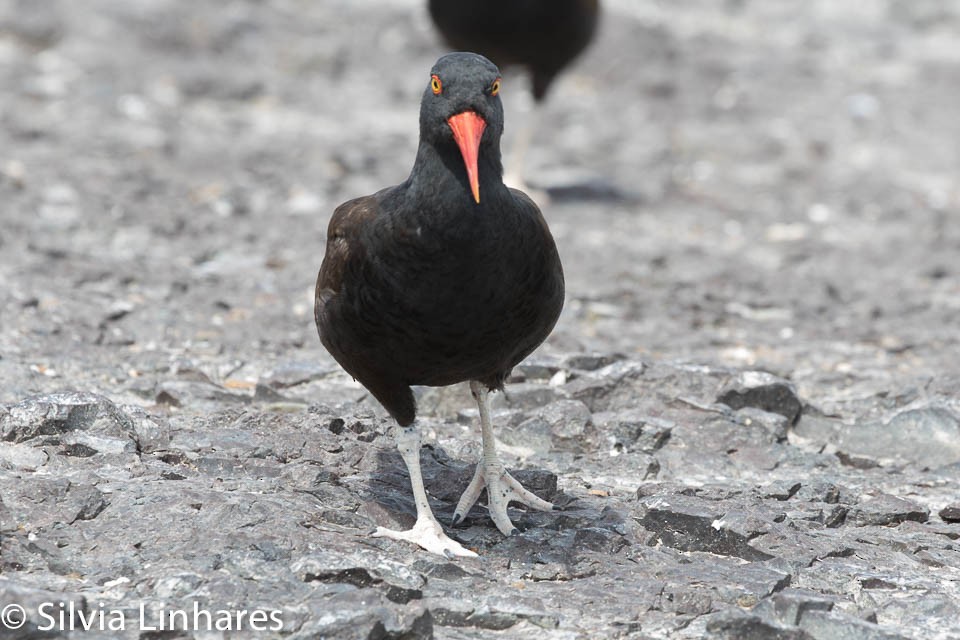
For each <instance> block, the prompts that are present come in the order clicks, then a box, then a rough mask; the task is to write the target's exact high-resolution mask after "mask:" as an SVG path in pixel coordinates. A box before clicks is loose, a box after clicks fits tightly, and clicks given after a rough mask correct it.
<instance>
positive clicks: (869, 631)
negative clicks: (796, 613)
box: [799, 610, 910, 640]
mask: <svg viewBox="0 0 960 640" xmlns="http://www.w3.org/2000/svg"><path fill="white" fill-rule="evenodd" d="M799 626H800V628H801V629H803V630H804V631H805V632H806V633H808V634H809V637H812V638H814V640H909V639H910V636H906V635H902V634H900V633H897V632H896V631H894V630H893V629H885V628H883V627H881V626H879V625H877V624H876V623H873V622H867V621H865V620H861V619H860V618H855V617H853V616H850V615H846V614H843V613H840V612H837V611H821V610H810V611H806V612H804V614H803V616H802V617H801V618H800V625H799Z"/></svg>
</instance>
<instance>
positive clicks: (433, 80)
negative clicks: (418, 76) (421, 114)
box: [430, 75, 443, 96]
mask: <svg viewBox="0 0 960 640" xmlns="http://www.w3.org/2000/svg"><path fill="white" fill-rule="evenodd" d="M430 88H431V89H432V90H433V95H435V96H438V95H440V92H441V91H443V83H441V82H440V78H439V76H437V75H432V76H430Z"/></svg>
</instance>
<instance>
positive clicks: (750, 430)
mask: <svg viewBox="0 0 960 640" xmlns="http://www.w3.org/2000/svg"><path fill="white" fill-rule="evenodd" d="M423 4H425V3H420V2H415V1H414V0H368V1H365V2H351V1H348V0H325V1H324V2H322V3H320V2H314V3H309V2H296V1H294V0H262V1H258V2H254V1H252V0H249V1H246V0H236V1H232V2H214V1H213V0H204V1H200V2H191V3H187V2H175V1H173V0H139V1H138V2H125V1H122V0H90V1H88V2H84V3H76V2H69V1H67V0H48V1H45V2H35V1H34V0H19V1H17V0H0V95H2V99H0V220H2V224H0V543H2V546H0V550H2V563H0V568H2V569H0V570H2V575H0V611H10V610H11V609H8V608H7V607H8V605H20V606H22V607H23V608H24V613H25V614H26V618H27V620H26V624H25V625H24V626H23V627H21V628H20V629H18V630H17V631H13V632H11V631H10V630H9V629H7V630H5V631H3V632H0V635H2V637H4V638H41V637H55V636H57V635H64V634H63V633H61V632H60V631H58V630H57V629H59V628H60V626H66V627H69V626H70V625H71V623H72V624H73V628H74V629H80V627H81V624H82V623H83V621H84V620H88V621H89V620H92V621H93V622H94V625H95V626H94V628H95V629H97V631H95V632H92V633H82V632H80V631H74V632H73V633H72V634H67V635H72V636H73V637H80V636H81V635H82V637H84V638H88V637H89V638H98V637H111V638H113V637H129V638H144V639H145V640H146V639H147V638H161V637H162V638H198V639H200V638H203V639H207V638H219V637H252V636H254V635H255V636H257V637H283V638H319V637H323V638H338V639H339V638H431V637H436V638H445V639H457V640H459V639H466V638H517V637H523V638H532V639H537V638H543V639H550V640H554V639H556V640H561V639H562V640H566V639H571V640H573V639H591V640H592V639H595V638H628V637H629V638H703V637H709V638H738V639H744V638H761V639H766V638H784V639H786V638H789V639H808V638H813V639H817V640H827V639H831V640H833V639H845V638H851V639H853V638H856V639H862V638H884V639H886V638H917V639H919V638H960V631H958V630H957V620H958V619H960V551H958V544H960V543H958V542H957V541H958V539H960V502H958V499H960V489H958V482H957V477H958V472H960V395H958V391H957V390H958V388H960V359H958V357H957V356H958V354H960V345H958V336H960V330H958V320H960V271H958V269H960V267H958V264H960V263H958V258H957V256H958V255H960V225H958V224H957V222H956V221H957V215H958V213H960V189H958V185H957V178H956V167H957V166H960V146H958V145H957V144H956V141H957V140H958V139H960V120H958V118H957V116H956V104H957V100H958V93H957V86H958V85H957V82H958V79H960V62H958V60H960V44H958V43H960V2H956V1H951V2H932V1H931V2H927V1H922V2H920V1H906V0H862V1H861V2H857V3H833V2H819V3H811V2H777V3H761V2H748V1H746V0H741V1H738V2H725V3H717V2H709V1H708V0H691V1H688V2H683V3H654V2H647V1H646V0H607V2H606V3H605V5H604V6H605V19H604V21H603V24H602V28H601V32H600V34H599V38H598V40H597V42H596V43H595V44H594V46H593V47H592V48H591V49H590V51H589V53H588V54H587V55H585V56H584V57H583V58H582V59H581V60H580V61H579V63H578V64H577V66H576V67H575V68H574V69H572V70H571V71H570V72H569V73H567V74H566V75H564V76H563V77H562V78H561V79H560V80H559V81H558V83H557V85H556V87H555V89H554V91H553V94H552V95H551V97H550V100H549V101H548V104H547V106H546V109H545V113H544V114H543V116H542V118H541V126H540V128H539V130H538V133H537V135H536V138H535V140H534V144H533V146H532V148H531V150H530V152H529V155H528V158H527V161H528V178H529V180H530V182H532V183H533V184H534V185H535V186H537V187H539V188H540V189H542V190H545V191H546V192H547V193H548V194H550V196H551V199H550V201H549V203H548V204H545V205H544V206H543V209H544V212H545V215H546V216H547V218H548V220H549V222H550V225H551V227H552V229H553V231H554V234H555V236H556V238H557V242H558V245H559V247H560V250H561V253H562V256H563V259H564V265H565V270H566V273H567V278H568V300H567V305H566V308H565V310H564V314H563V316H562V318H561V320H560V323H559V325H558V328H557V330H556V332H555V333H554V335H553V336H552V337H551V338H550V339H549V340H548V341H547V343H546V344H545V345H544V346H543V347H542V348H541V349H540V350H539V351H538V352H537V353H536V354H534V355H533V356H532V357H531V358H530V359H529V361H528V362H526V363H524V364H523V365H521V366H519V367H518V368H517V369H516V371H515V372H514V378H513V380H512V381H511V382H510V384H509V385H508V389H507V392H506V393H505V394H498V395H497V396H496V397H495V408H496V411H495V414H496V415H495V418H496V422H497V425H498V435H499V437H500V440H501V441H502V445H503V446H502V453H503V457H504V461H505V462H506V464H507V465H508V466H509V467H510V468H511V469H514V470H515V473H516V476H517V478H518V479H520V480H521V481H522V482H523V483H524V484H525V485H526V486H528V487H529V488H531V489H532V490H534V491H535V492H537V493H538V494H539V495H541V496H543V497H545V498H547V499H550V500H553V501H555V502H556V503H558V504H560V505H563V506H564V510H563V511H561V512H556V513H547V514H543V513H526V512H522V511H521V510H519V509H518V510H516V511H514V512H513V514H512V517H513V520H514V522H515V523H516V524H517V525H518V526H520V527H521V528H522V529H523V532H522V533H521V534H520V535H519V536H516V537H514V538H511V539H504V538H503V537H502V536H501V535H500V534H499V533H498V532H497V530H496V529H495V528H494V527H493V526H492V524H491V522H490V521H489V519H488V518H487V517H486V514H485V511H484V508H483V507H482V506H478V507H475V508H474V510H473V511H472V513H471V514H470V515H469V516H468V518H467V522H466V527H465V528H462V529H457V530H455V531H453V534H454V535H455V536H456V537H457V538H458V539H460V540H461V541H462V542H463V543H464V544H465V545H467V546H470V547H473V548H475V549H476V550H477V551H478V552H479V553H480V558H479V559H476V560H472V559H471V560H460V561H457V562H449V561H447V560H445V559H443V558H439V557H436V556H432V555H430V554H427V553H426V552H423V551H420V550H417V549H415V548H412V547H411V546H410V545H407V544H403V543H399V542H395V541H390V540H385V539H372V538H369V537H368V536H367V533H368V532H369V531H370V530H371V529H372V528H373V527H375V526H377V525H380V526H389V527H403V526H407V525H408V524H409V523H411V522H412V520H413V515H414V507H413V503H412V499H411V496H410V492H409V482H408V479H407V475H406V472H405V470H404V467H403V464H402V461H401V460H400V457H399V455H398V454H397V453H396V451H395V449H394V447H393V444H392V439H391V438H390V430H391V422H390V420H389V419H388V418H387V417H386V416H385V415H384V413H383V411H382V410H381V409H380V408H379V407H378V406H377V405H376V403H375V402H373V401H372V400H371V398H369V397H368V396H367V394H366V393H365V392H364V390H363V389H362V388H361V387H359V386H358V385H357V384H356V383H354V382H353V381H352V380H351V379H350V378H349V377H348V376H347V375H346V374H344V373H343V372H342V371H341V370H340V369H339V368H338V367H337V366H336V364H335V363H334V362H333V361H332V359H331V358H330V357H329V356H328V355H327V354H326V353H325V352H324V351H323V349H322V347H321V346H320V344H319V341H318V339H317V336H316V333H315V329H314V327H313V324H312V287H313V280H314V277H315V274H316V270H317V268H318V267H319V264H320V260H321V257H322V252H323V246H324V232H325V228H326V222H327V220H328V219H329V216H330V214H331V213H332V211H333V208H334V207H335V206H336V205H337V204H338V203H340V202H342V201H343V200H345V199H347V198H349V197H354V196H357V195H363V194H366V193H370V192H372V191H373V190H375V189H377V188H380V187H382V186H386V185H389V184H394V183H396V182H399V181H400V180H402V179H403V178H404V177H405V176H406V174H407V172H408V171H409V168H410V165H411V162H412V158H413V152H414V150H415V145H416V137H415V135H416V122H417V110H418V101H419V96H420V94H421V91H422V87H423V82H424V81H425V80H424V77H425V74H426V73H427V70H428V69H429V67H430V65H431V64H432V62H433V61H434V60H435V59H436V57H438V56H439V55H440V54H441V52H442V50H441V49H440V46H439V44H438V39H437V38H436V36H435V34H434V33H433V31H432V28H431V25H430V24H429V22H428V20H427V17H426V13H425V10H424V7H423V6H421V5H423ZM506 80H507V81H506V83H505V88H504V95H505V101H506V106H507V126H508V130H507V141H506V148H507V149H509V148H510V141H511V135H512V133H513V132H514V131H516V130H517V129H518V128H520V127H521V126H522V123H523V122H524V121H526V120H528V119H529V117H530V102H531V101H530V98H529V96H528V95H527V94H526V89H525V79H524V78H522V77H517V76H515V75H512V74H509V73H508V74H507V77H506ZM507 162H508V165H509V157H508V159H507ZM419 393H420V396H419V397H420V407H421V414H422V416H423V423H424V441H425V443H426V445H427V446H426V448H425V450H424V454H423V458H424V460H423V467H424V476H425V481H426V484H427V488H428V490H429V492H430V494H431V498H432V500H433V505H432V506H433V508H434V511H435V512H436V513H437V514H438V516H439V517H440V518H441V520H443V521H444V522H448V521H449V518H450V516H451V515H452V512H453V508H454V506H455V504H456V501H457V498H458V497H459V493H460V492H461V491H462V489H463V488H464V487H465V486H466V484H467V482H468V481H469V478H470V477H471V473H472V463H473V461H474V460H475V459H476V457H477V454H478V451H479V433H478V430H477V426H476V410H475V408H474V407H473V405H472V402H471V399H470V396H469V393H468V391H467V390H466V389H465V388H461V387H453V388H449V389H423V390H421V391H420V392H419ZM44 603H46V605H45V604H44ZM44 607H46V608H44ZM194 607H197V608H198V609H200V610H202V611H203V612H206V613H207V614H208V615H210V616H212V617H211V620H210V622H209V625H208V626H210V627H211V628H212V631H207V630H206V627H202V628H200V629H199V631H198V630H197V626H196V625H193V624H192V623H191V626H190V629H191V630H189V631H173V632H170V631H161V630H159V629H158V628H157V621H158V620H162V619H164V616H166V615H169V614H170V612H172V611H181V610H182V611H184V612H185V613H184V615H186V612H189V613H190V614H191V615H192V613H193V611H194ZM239 611H245V613H244V614H243V615H244V616H245V617H243V618H242V620H241V619H240V617H239V616H240V614H238V613H237V612H239ZM51 612H52V613H51ZM221 614H222V615H223V616H226V618H225V621H223V620H220V622H221V623H222V625H223V626H220V627H217V626H216V622H217V616H218V615H221ZM141 615H144V616H145V620H146V622H147V624H146V625H141V624H140V621H139V618H140V616H141ZM47 616H50V617H49V619H48V617H47ZM271 616H274V617H271ZM54 619H55V622H56V623H57V624H54V625H53V627H54V628H52V629H49V630H45V629H48V628H49V626H50V624H49V620H54ZM254 619H256V621H259V624H260V626H261V628H266V629H268V630H267V631H265V632H263V633H259V634H256V633H254V632H252V631H249V629H251V621H253V620H254ZM61 620H62V623H61ZM205 620H206V619H205V618H203V616H201V617H200V622H202V623H203V622H205ZM275 621H277V623H276V624H274V622H275ZM7 622H10V620H9V619H8V620H7ZM0 623H2V621H0ZM101 623H102V625H103V626H104V627H106V628H107V629H108V630H104V631H100V630H99V628H100V627H99V626H98V625H101ZM110 623H112V624H114V625H119V626H123V627H124V630H123V631H122V632H120V631H114V632H111V631H109V627H108V625H109V624H110ZM151 625H152V630H151V629H150V628H149V627H151ZM238 626H239V627H241V628H242V629H243V630H244V631H241V632H239V633H235V632H229V631H222V630H218V629H226V628H230V629H234V630H235V629H237V627H238ZM277 627H279V629H278V628H277Z"/></svg>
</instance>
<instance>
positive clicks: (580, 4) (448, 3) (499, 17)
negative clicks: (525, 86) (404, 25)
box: [428, 0, 600, 102]
mask: <svg viewBox="0 0 960 640" xmlns="http://www.w3.org/2000/svg"><path fill="white" fill-rule="evenodd" d="M428 8H429V11H430V17H431V18H432V19H433V22H434V24H435V25H436V26H437V29H438V30H439V31H440V33H441V35H442V36H443V38H444V39H445V40H446V41H447V44H449V45H450V46H451V47H452V48H454V49H458V50H462V51H476V52H478V53H481V54H483V55H484V56H486V57H487V58H489V59H490V60H492V61H493V62H494V63H496V64H498V65H500V66H501V67H505V66H511V65H516V66H521V67H526V68H527V69H528V70H529V72H530V74H531V78H532V82H533V96H534V99H536V100H537V102H540V101H541V100H543V98H544V96H545V95H546V94H547V90H548V89H549V88H550V84H551V83H552V82H553V79H554V78H555V77H556V75H557V74H558V73H559V72H560V71H561V70H563V69H564V68H565V67H566V66H567V65H569V64H570V63H571V62H572V61H573V60H574V59H575V58H576V57H577V56H578V55H580V53H581V52H582V51H583V50H584V49H585V48H586V47H587V45H588V44H589V43H590V40H591V39H592V38H593V35H594V32H595V31H596V27H597V22H598V16H599V12H600V7H599V3H598V0H430V1H429V5H428Z"/></svg>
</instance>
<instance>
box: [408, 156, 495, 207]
mask: <svg viewBox="0 0 960 640" xmlns="http://www.w3.org/2000/svg"><path fill="white" fill-rule="evenodd" d="M477 173H478V177H479V180H480V202H481V203H484V202H485V201H492V200H495V199H499V198H500V197H502V196H503V195H504V194H506V193H507V188H506V186H505V185H504V184H503V164H502V163H501V161H500V146H499V145H496V144H492V145H487V146H481V147H480V153H479V154H478V158H477ZM407 184H408V188H409V193H410V195H411V196H413V197H415V198H421V199H425V200H439V199H442V198H444V197H450V194H455V193H459V192H462V193H463V194H464V195H465V196H466V197H468V198H470V199H471V200H472V196H471V195H470V182H469V179H468V178H467V169H466V166H465V165H464V162H463V156H461V155H460V150H459V149H458V148H457V146H456V144H454V143H453V142H452V141H451V142H450V144H449V145H434V144H433V143H431V142H426V141H424V140H421V141H420V146H419V147H418V149H417V158H416V160H415V161H414V164H413V170H412V171H411V172H410V177H409V178H408V179H407Z"/></svg>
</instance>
